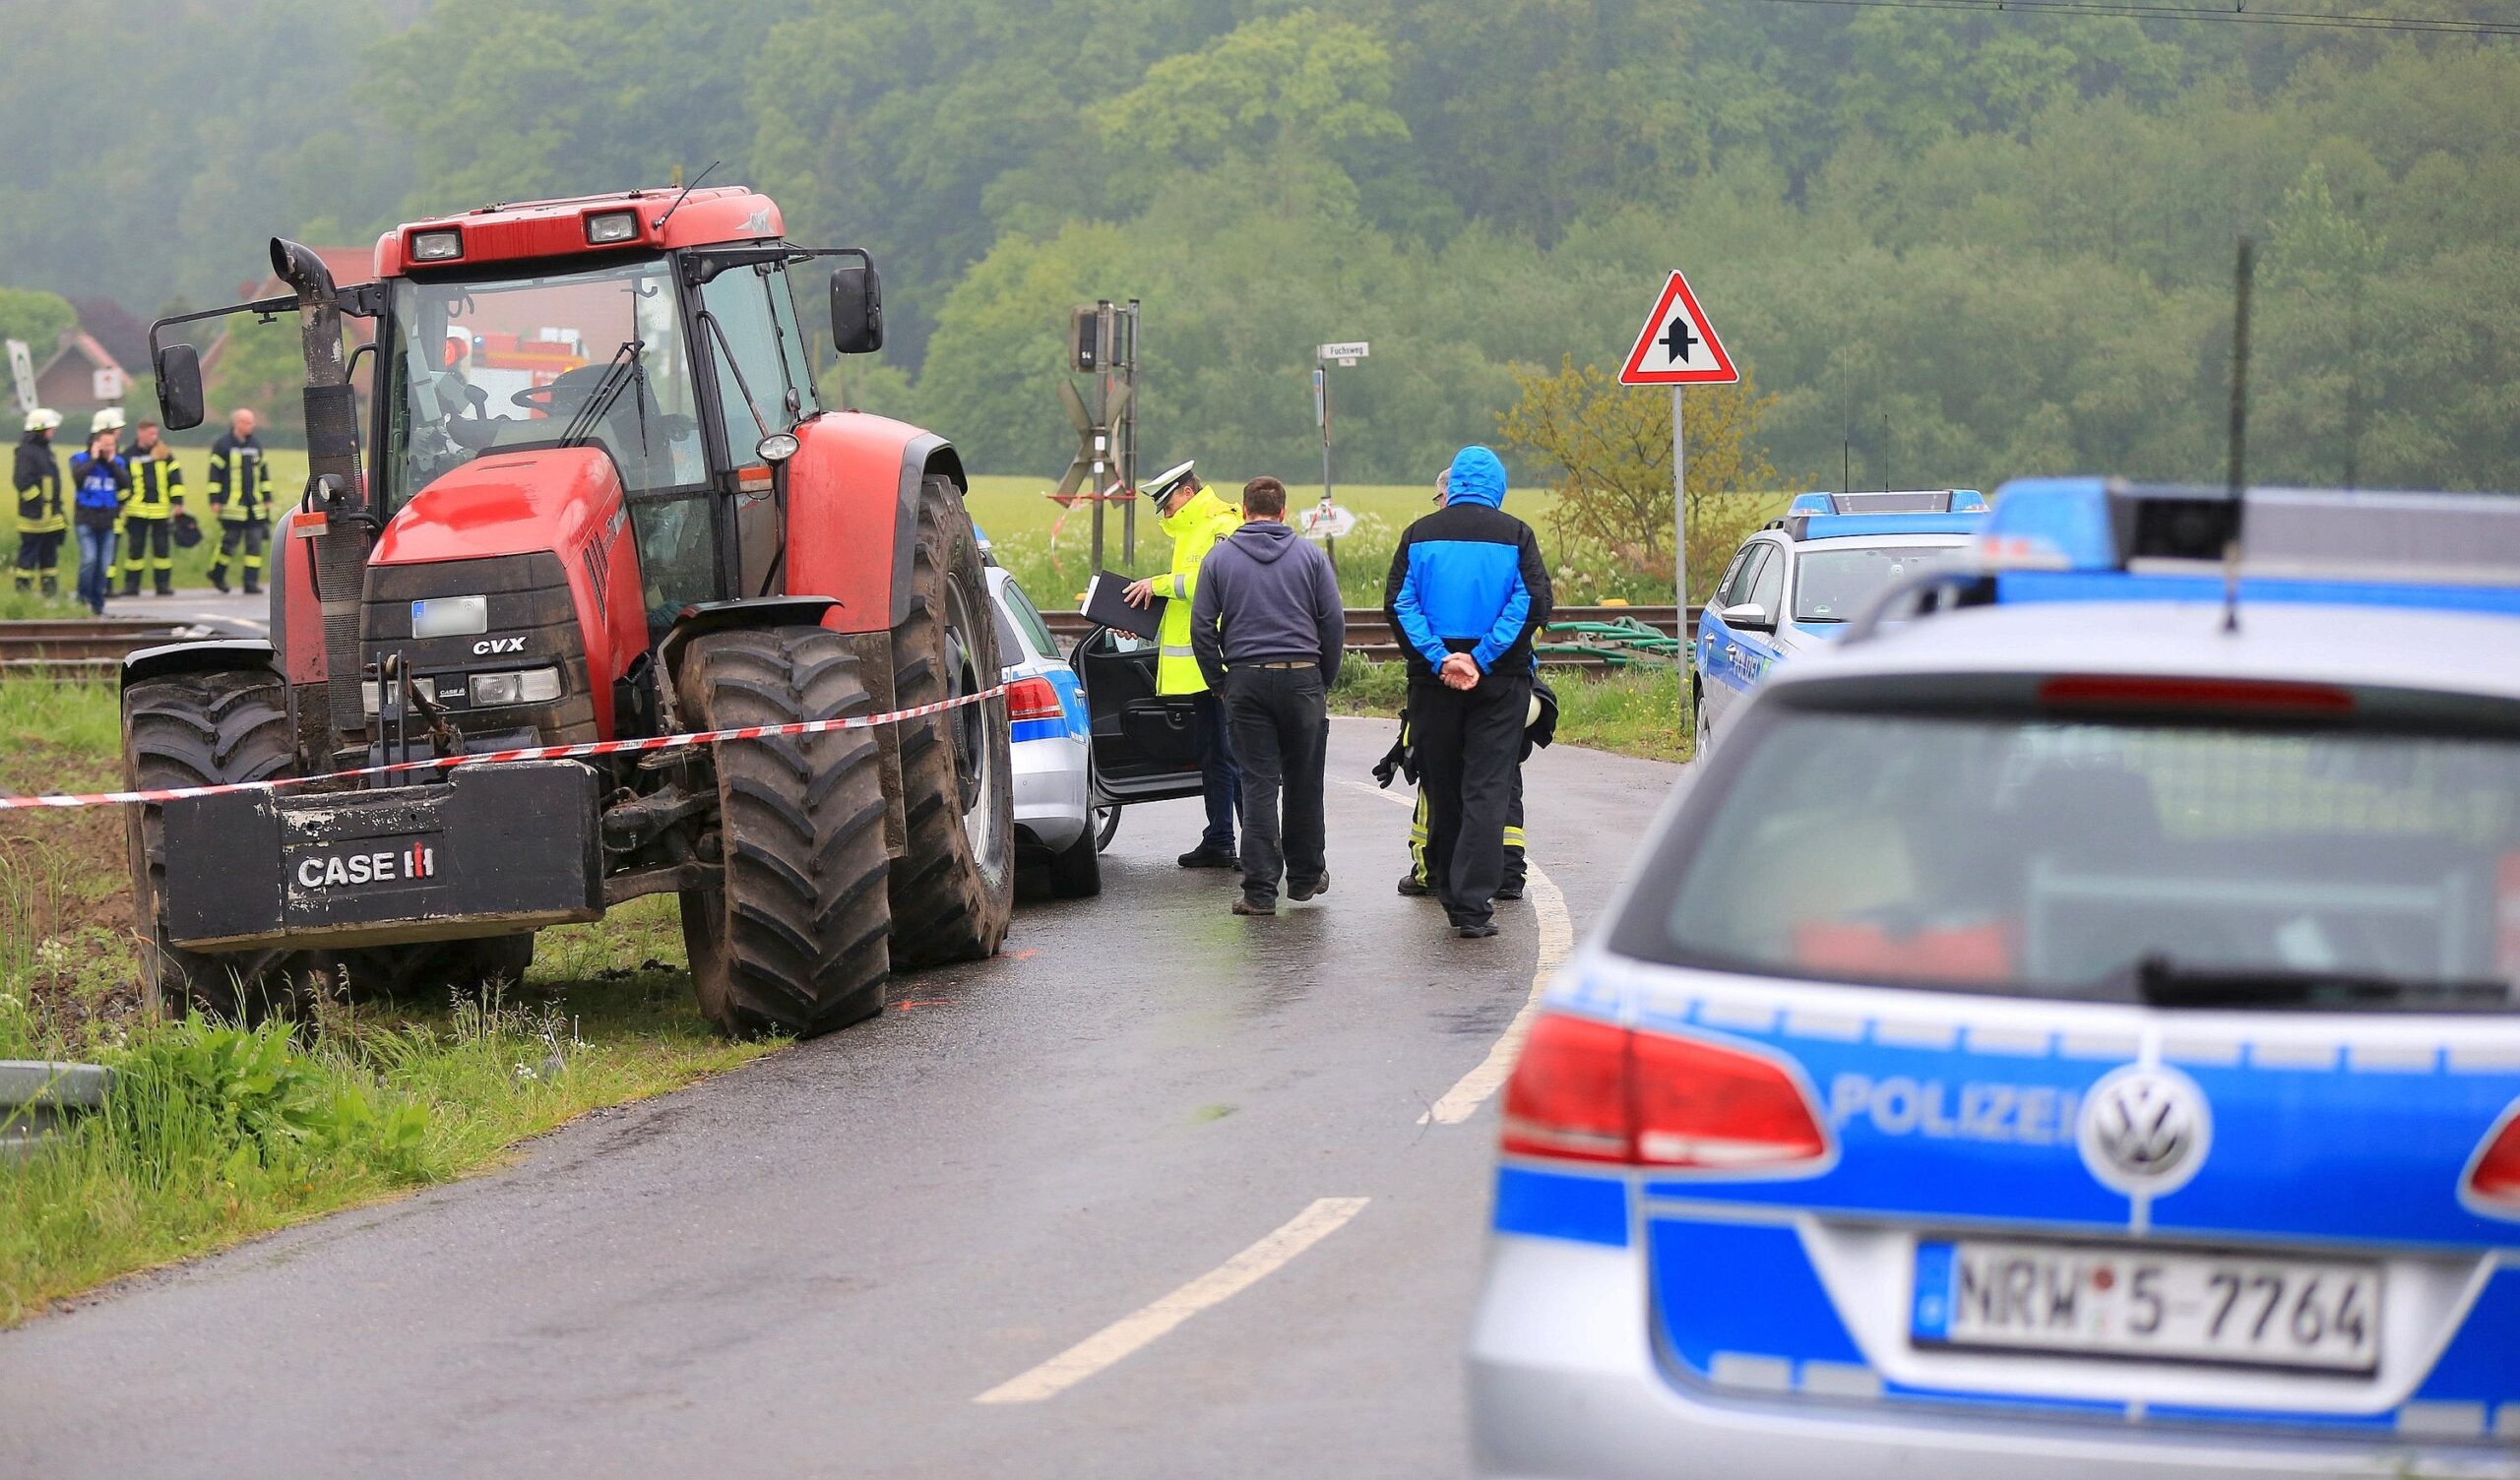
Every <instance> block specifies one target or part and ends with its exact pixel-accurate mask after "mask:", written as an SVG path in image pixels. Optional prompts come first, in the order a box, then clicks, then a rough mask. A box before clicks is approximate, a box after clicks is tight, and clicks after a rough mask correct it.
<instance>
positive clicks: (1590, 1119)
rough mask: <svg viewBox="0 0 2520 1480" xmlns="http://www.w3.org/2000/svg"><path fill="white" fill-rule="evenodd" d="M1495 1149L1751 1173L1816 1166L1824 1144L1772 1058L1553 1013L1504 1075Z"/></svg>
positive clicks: (1798, 1090)
mask: <svg viewBox="0 0 2520 1480" xmlns="http://www.w3.org/2000/svg"><path fill="white" fill-rule="evenodd" d="M1503 1148H1504V1150H1505V1151H1506V1153H1507V1154H1509V1155H1521V1156H1547V1157H1554V1158H1558V1159H1562V1160H1574V1161H1601V1162H1615V1163H1620V1164H1623V1165H1628V1166H1648V1167H1689V1168H1696V1169H1699V1170H1704V1171H1751V1170H1765V1169H1775V1168H1783V1167H1789V1166H1793V1165H1796V1164H1798V1163H1804V1162H1812V1161H1818V1160H1820V1159H1822V1158H1824V1157H1826V1156H1827V1155H1828V1153H1829V1140H1828V1137H1827V1135H1826V1134H1825V1133H1824V1132H1822V1130H1821V1129H1820V1121H1819V1116H1818V1114H1817V1113H1816V1112H1815V1110H1814V1109H1813V1107H1812V1104H1811V1100H1810V1097H1809V1096H1808V1095H1806V1094H1804V1093H1803V1090H1802V1086H1801V1085H1800V1084H1799V1083H1798V1082H1796V1079H1795V1078H1794V1076H1793V1074H1792V1073H1791V1072H1789V1071H1788V1070H1787V1069H1786V1067H1785V1066H1784V1065H1783V1064H1780V1063H1779V1062H1777V1061H1776V1060H1774V1059H1770V1058H1768V1057H1766V1056H1764V1055H1761V1054H1756V1053H1750V1052H1746V1051H1744V1050H1741V1049H1736V1048H1730V1047H1727V1046H1725V1045H1723V1044H1719V1043H1711V1042H1708V1041H1707V1040H1705V1039H1702V1038H1687V1037H1679V1036H1675V1035H1672V1034H1667V1033H1650V1032H1648V1033H1639V1032H1630V1031H1628V1030H1627V1029H1625V1028H1621V1027H1618V1026H1616V1025H1614V1024H1611V1023H1607V1022H1600V1021H1596V1020H1594V1019H1592V1018H1570V1017H1563V1016H1559V1015H1555V1014H1551V1015H1548V1016H1545V1017H1543V1018H1541V1019H1540V1020H1539V1021H1538V1022H1536V1023H1534V1024H1533V1025H1532V1032H1531V1036H1530V1038H1529V1039H1528V1040H1526V1041H1525V1043H1524V1045H1523V1053H1522V1058H1521V1060H1520V1061H1519V1062H1518V1063H1516V1065H1515V1066H1514V1075H1513V1078H1512V1079H1508V1080H1507V1081H1506V1084H1505V1130H1504V1138H1503Z"/></svg>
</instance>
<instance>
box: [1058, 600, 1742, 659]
mask: <svg viewBox="0 0 2520 1480" xmlns="http://www.w3.org/2000/svg"><path fill="white" fill-rule="evenodd" d="M1703 610H1705V608H1704V607H1701V606H1694V605H1693V606H1691V607H1690V608H1689V609H1688V620H1689V631H1690V632H1691V633H1694V632H1695V631H1696V630H1697V619H1698V614H1699V613H1700V612H1702V611H1703ZM1042 619H1043V620H1044V621H1045V622H1047V623H1048V624H1049V629H1050V635H1051V636H1053V637H1055V638H1057V639H1058V640H1059V641H1060V643H1062V644H1065V645H1071V646H1072V645H1073V644H1074V643H1075V642H1076V640H1077V639H1079V638H1081V637H1083V636H1085V635H1086V634H1087V633H1089V632H1091V631H1093V630H1094V624H1093V623H1091V622H1089V621H1087V620H1086V619H1085V615H1084V613H1082V612H1073V611H1052V612H1044V613H1042ZM1622 627H1623V628H1626V629H1628V630H1629V631H1635V630H1636V629H1639V628H1644V629H1651V632H1652V634H1653V635H1654V636H1656V637H1659V638H1660V639H1662V640H1664V641H1661V642H1653V641H1637V640H1633V639H1625V638H1624V637H1623V636H1622V635H1621V634H1619V633H1618V632H1617V631H1616V629H1619V628H1622ZM1547 637H1548V639H1549V641H1545V642H1544V644H1543V645H1542V651H1541V654H1540V660H1541V663H1542V665H1543V666H1544V667H1552V668H1589V669H1595V670H1600V669H1607V668H1612V667H1620V666H1624V665H1626V664H1629V663H1633V662H1639V661H1643V662H1669V661H1670V660H1671V656H1672V653H1673V651H1674V650H1676V649H1677V648H1679V647H1680V646H1681V632H1680V609H1679V608H1678V607H1676V606H1561V607H1559V608H1557V610H1556V611H1554V612H1552V613H1550V621H1549V628H1548V634H1547ZM1636 637H1637V639H1644V638H1645V637H1646V634H1645V633H1642V632H1638V633H1637V634H1636ZM1348 650H1349V651H1350V652H1352V653H1355V655H1356V656H1358V657H1363V658H1371V659H1373V660H1375V661H1377V662H1386V663H1391V662H1398V661H1400V659H1401V656H1402V653H1403V649H1402V648H1401V645H1400V640H1399V639H1398V638H1397V637H1396V636H1394V635H1393V633H1392V630H1391V623H1390V621H1389V620H1388V619H1387V618H1385V617H1384V616H1383V612H1382V608H1381V607H1379V606H1352V607H1349V608H1348Z"/></svg>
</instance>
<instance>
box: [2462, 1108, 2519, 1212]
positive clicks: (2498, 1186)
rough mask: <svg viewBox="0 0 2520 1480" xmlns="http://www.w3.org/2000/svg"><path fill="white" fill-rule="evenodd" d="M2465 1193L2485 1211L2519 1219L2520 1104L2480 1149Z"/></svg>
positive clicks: (2505, 1116) (2469, 1171)
mask: <svg viewBox="0 0 2520 1480" xmlns="http://www.w3.org/2000/svg"><path fill="white" fill-rule="evenodd" d="M2465 1192H2466V1193H2467V1201H2468V1202H2469V1203H2472V1204H2477V1205H2479V1207H2480V1208H2481V1210H2483V1211H2486V1212H2490V1213H2494V1214H2497V1215H2499V1216H2502V1217H2511V1218H2520V1105H2514V1106H2513V1107H2512V1108H2511V1109H2510V1110H2508V1111H2505V1112H2504V1113H2503V1117H2502V1120H2501V1121H2500V1123H2498V1124H2497V1125H2495V1126H2494V1128H2493V1130H2492V1131H2491V1132H2490V1133H2489V1134H2488V1135H2487V1137H2486V1139H2485V1142H2484V1143H2483V1144H2482V1145H2480V1146H2478V1147H2477V1154H2476V1157H2475V1159H2474V1160H2472V1161H2470V1162H2469V1163H2468V1181H2467V1186H2466V1188H2465Z"/></svg>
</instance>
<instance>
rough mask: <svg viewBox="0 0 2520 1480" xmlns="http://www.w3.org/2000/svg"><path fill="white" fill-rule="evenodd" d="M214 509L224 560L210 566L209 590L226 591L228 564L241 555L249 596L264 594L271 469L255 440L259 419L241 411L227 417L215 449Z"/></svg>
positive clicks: (212, 473) (212, 449)
mask: <svg viewBox="0 0 2520 1480" xmlns="http://www.w3.org/2000/svg"><path fill="white" fill-rule="evenodd" d="M210 507H211V508H213V509H215V510H217V511H219V558H218V559H216V560H213V561H212V562H211V563H210V584H211V585H213V586H217V587H219V588H220V589H221V590H222V591H224V590H225V589H227V563H228V561H229V560H231V559H237V558H238V557H239V555H240V552H241V556H242V558H241V560H239V564H241V565H242V566H243V568H244V572H245V594H246V595H248V596H253V595H259V594H261V592H262V589H263V542H264V541H265V540H267V539H269V538H271V533H272V469H271V462H270V460H269V459H267V458H265V457H264V456H263V444H262V443H261V442H260V441H259V440H257V439H256V438H255V436H254V413H253V412H252V411H249V410H247V409H245V408H244V407H242V406H239V407H237V408H236V409H235V410H234V411H231V412H229V413H228V417H227V431H226V433H225V434H224V435H222V436H221V438H220V439H219V440H218V441H217V442H214V443H212V444H211V445H210Z"/></svg>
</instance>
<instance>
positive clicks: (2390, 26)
mask: <svg viewBox="0 0 2520 1480" xmlns="http://www.w3.org/2000/svg"><path fill="white" fill-rule="evenodd" d="M1764 3H1767V4H1770V5H1834V6H1841V7H1848V8H1856V7H1861V8H1867V9H1882V10H1956V11H1983V12H2000V13H2005V14H2014V13H2022V14H2034V15H2066V16H2111V17H2127V18H2131V19H2134V20H2139V21H2181V22H2194V21H2217V22H2226V23H2236V24H2240V25H2249V26H2305V27H2313V28H2319V29H2323V30H2328V31H2408V32H2415V33H2419V34H2427V35H2454V36H2477V37H2483V36H2520V22H2508V21H2448V20H2437V19H2429V18H2425V17H2422V16H2374V15H2358V14H2350V13H2349V14H2329V13H2325V12H2319V11H2291V10H2250V9H2248V8H2247V6H2246V5H2245V4H2235V5H2232V6H2228V7H2223V6H2205V5H2143V4H2135V3H2131V0H2124V3H2120V0H1764Z"/></svg>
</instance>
